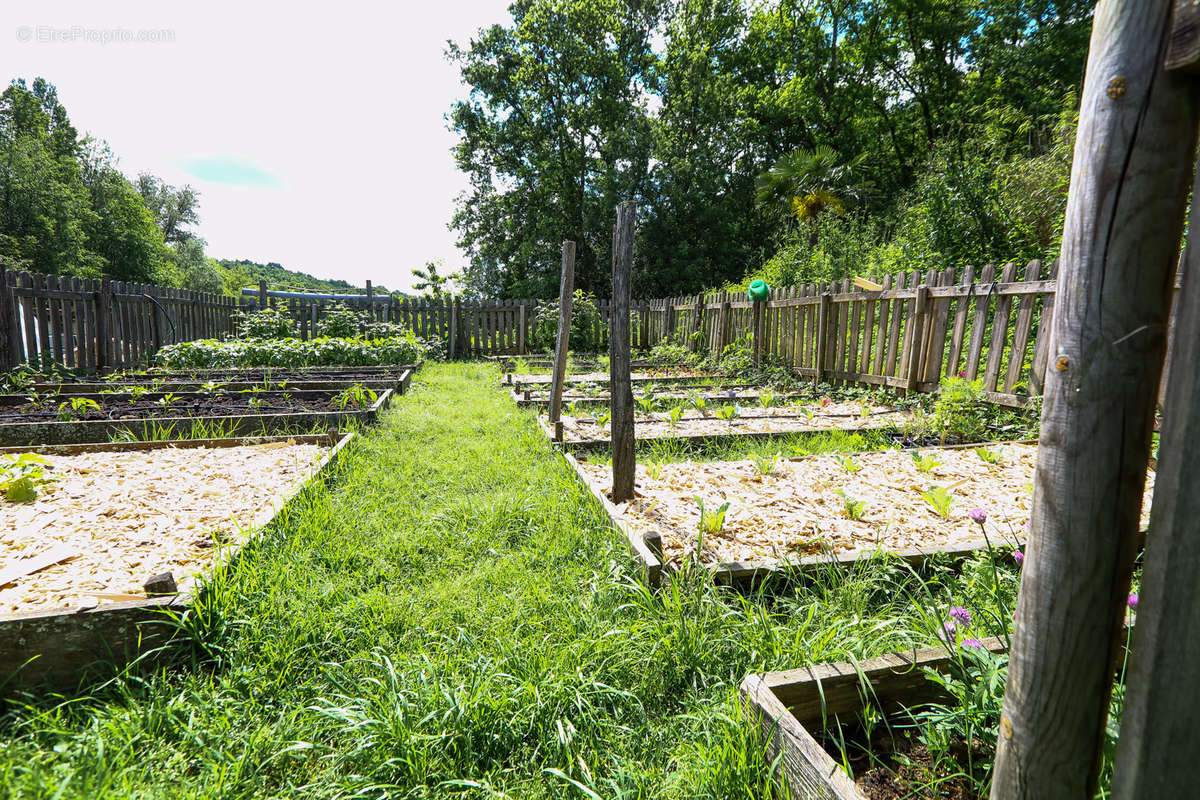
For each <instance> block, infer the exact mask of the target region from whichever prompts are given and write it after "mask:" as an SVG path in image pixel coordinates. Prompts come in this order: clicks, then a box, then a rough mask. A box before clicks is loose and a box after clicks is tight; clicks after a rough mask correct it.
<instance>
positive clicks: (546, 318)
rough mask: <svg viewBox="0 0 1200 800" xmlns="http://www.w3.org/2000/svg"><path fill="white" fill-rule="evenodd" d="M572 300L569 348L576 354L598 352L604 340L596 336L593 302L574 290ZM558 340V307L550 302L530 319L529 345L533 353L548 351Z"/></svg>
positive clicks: (597, 314) (597, 318)
mask: <svg viewBox="0 0 1200 800" xmlns="http://www.w3.org/2000/svg"><path fill="white" fill-rule="evenodd" d="M572 298H573V299H572V301H571V336H570V341H569V342H568V349H570V350H574V351H575V352H577V353H596V352H599V351H600V347H601V345H602V344H603V338H602V336H600V335H597V330H598V329H599V328H600V312H599V311H598V310H596V301H595V300H594V299H593V298H592V296H591V295H589V294H586V293H585V292H584V291H583V290H582V289H576V290H575V294H574V295H572ZM630 327H631V330H632V325H631V326H630ZM557 338H558V304H557V303H549V304H547V305H544V306H542V307H541V308H539V309H538V312H537V315H536V316H534V318H533V333H532V335H531V336H530V340H529V343H530V345H531V346H532V347H533V348H534V350H540V351H544V352H549V351H551V350H553V349H554V345H555V341H556V339H557Z"/></svg>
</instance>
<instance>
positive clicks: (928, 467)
mask: <svg viewBox="0 0 1200 800" xmlns="http://www.w3.org/2000/svg"><path fill="white" fill-rule="evenodd" d="M909 456H910V457H911V458H912V462H913V466H914V467H916V468H917V471H918V472H933V469H934V467H940V466H941V465H942V461H941V459H939V458H938V457H937V456H936V455H935V454H933V453H930V454H929V455H922V454H921V453H918V452H917V451H916V450H914V451H912V452H911V453H909Z"/></svg>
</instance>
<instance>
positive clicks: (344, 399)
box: [329, 383, 379, 411]
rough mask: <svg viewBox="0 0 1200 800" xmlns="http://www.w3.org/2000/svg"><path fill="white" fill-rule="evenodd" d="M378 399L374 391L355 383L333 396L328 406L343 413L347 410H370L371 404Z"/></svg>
mask: <svg viewBox="0 0 1200 800" xmlns="http://www.w3.org/2000/svg"><path fill="white" fill-rule="evenodd" d="M378 399H379V395H378V394H376V393H375V392H374V391H372V390H370V389H368V388H366V387H365V386H363V385H362V384H361V383H356V384H354V385H353V386H348V387H347V388H345V389H343V390H342V391H340V392H338V393H337V394H336V395H334V398H333V399H332V400H331V401H330V402H329V404H330V405H331V406H333V407H334V408H336V409H337V410H338V411H345V410H346V409H347V408H355V409H364V408H370V407H371V404H372V403H374V402H375V401H376V400H378Z"/></svg>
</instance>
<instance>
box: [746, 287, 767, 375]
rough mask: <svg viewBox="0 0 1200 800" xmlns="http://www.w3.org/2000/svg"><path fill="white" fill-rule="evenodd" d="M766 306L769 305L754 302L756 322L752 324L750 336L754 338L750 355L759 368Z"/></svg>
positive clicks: (759, 301) (757, 301)
mask: <svg viewBox="0 0 1200 800" xmlns="http://www.w3.org/2000/svg"><path fill="white" fill-rule="evenodd" d="M766 306H767V304H766V303H765V302H764V301H762V300H755V301H754V321H753V322H752V323H751V326H752V327H751V329H750V336H751V337H752V339H751V347H750V353H751V355H752V357H753V359H754V365H755V366H758V364H759V362H760V361H762V348H763V316H764V313H763V312H764V311H765V310H766Z"/></svg>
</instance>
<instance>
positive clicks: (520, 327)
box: [517, 242, 574, 355]
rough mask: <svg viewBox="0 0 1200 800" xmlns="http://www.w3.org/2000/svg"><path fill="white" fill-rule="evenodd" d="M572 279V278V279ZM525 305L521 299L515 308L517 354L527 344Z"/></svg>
mask: <svg viewBox="0 0 1200 800" xmlns="http://www.w3.org/2000/svg"><path fill="white" fill-rule="evenodd" d="M571 244H572V245H574V242H572V243H571ZM572 264H574V257H572ZM572 273H574V269H572ZM573 280H574V279H573V278H572V281H573ZM572 285H574V282H572ZM572 291H574V290H572ZM525 306H526V303H525V301H524V300H521V301H520V307H519V308H518V309H517V353H518V354H519V355H525V354H526V352H527V351H528V348H527V345H526V342H525V336H526V328H528V327H529V322H528V317H527V316H526V312H525Z"/></svg>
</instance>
